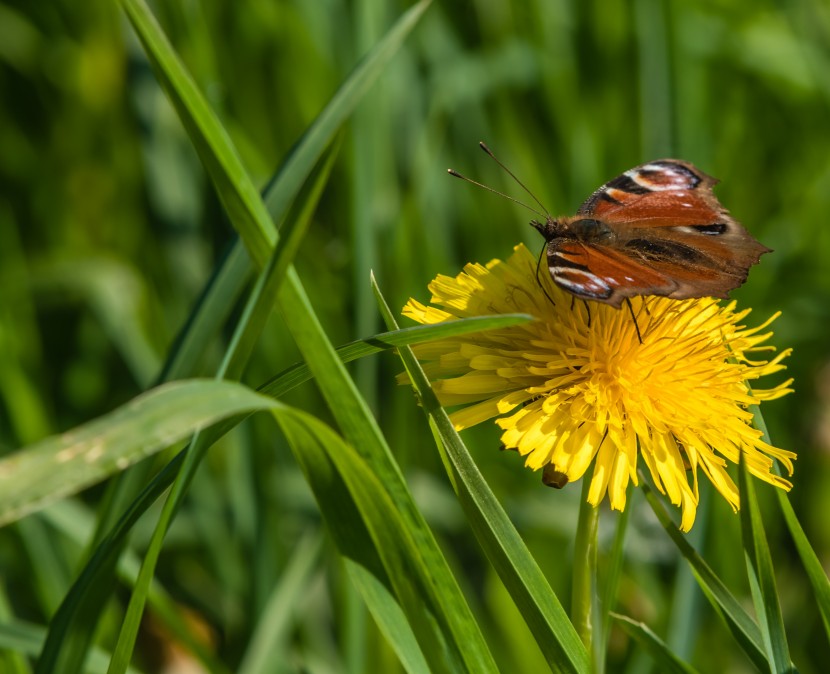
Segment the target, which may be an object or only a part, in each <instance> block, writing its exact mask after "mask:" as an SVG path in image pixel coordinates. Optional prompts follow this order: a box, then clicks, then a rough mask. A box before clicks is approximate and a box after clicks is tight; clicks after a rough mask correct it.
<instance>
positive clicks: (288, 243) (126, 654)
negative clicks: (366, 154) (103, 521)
mask: <svg viewBox="0 0 830 674" xmlns="http://www.w3.org/2000/svg"><path fill="white" fill-rule="evenodd" d="M336 154H337V153H336V149H335V148H332V150H331V151H330V152H329V154H328V157H326V158H324V159H323V160H322V163H321V166H320V167H319V168H318V170H317V171H316V173H315V174H313V175H312V176H311V177H310V183H309V184H307V185H306V186H304V189H303V191H302V192H301V193H300V195H299V196H298V197H297V201H296V202H295V203H294V204H293V205H292V208H291V211H290V212H289V215H288V224H287V225H286V236H284V237H283V238H281V239H280V241H279V243H278V244H277V246H276V248H275V249H274V252H273V255H272V256H271V260H270V261H269V263H268V265H267V266H266V267H265V269H264V271H263V272H262V273H261V274H260V276H259V279H258V280H257V284H256V286H255V288H254V291H253V292H252V293H251V296H250V297H249V298H248V302H247V304H246V306H245V310H244V311H243V313H242V316H241V317H240V319H239V321H238V323H237V325H236V330H235V331H234V335H233V338H232V339H231V341H230V344H229V345H228V349H227V352H226V356H225V358H224V359H223V361H222V364H221V365H220V367H219V371H218V372H217V375H216V378H217V379H218V380H221V379H223V378H225V377H229V378H237V377H239V376H240V375H241V374H242V371H243V369H244V367H245V364H246V363H247V360H248V357H249V356H250V353H251V351H252V350H253V346H254V343H255V342H256V340H257V339H259V336H260V334H261V332H262V330H263V328H264V327H265V322H266V320H267V318H268V315H269V314H270V313H271V312H272V311H273V308H274V305H275V302H276V298H277V295H278V293H279V289H280V286H281V285H282V283H283V280H284V279H285V275H286V272H287V271H288V269H289V268H290V267H291V264H292V262H293V259H294V254H295V253H296V251H297V249H298V247H299V245H300V242H301V241H302V237H303V234H304V233H305V231H306V229H307V227H308V223H309V222H310V221H311V216H312V213H313V212H314V209H315V208H316V206H317V202H318V200H319V198H320V195H321V193H322V191H323V186H324V185H325V184H326V181H327V180H328V177H329V173H330V172H331V168H332V165H333V162H334V157H335V156H336ZM211 440H212V438H209V437H208V436H205V437H202V436H201V435H199V434H197V435H195V436H194V437H193V440H192V441H191V446H190V448H189V449H188V452H187V455H186V456H185V459H184V463H183V464H182V469H181V472H180V473H179V475H178V476H177V477H176V480H175V482H174V483H173V489H172V490H171V492H170V494H169V496H168V498H167V501H166V502H165V504H164V507H163V508H162V512H161V515H160V517H159V520H158V522H157V524H156V528H155V530H154V532H153V537H152V539H151V541H150V545H149V547H148V549H147V552H146V553H145V556H144V560H143V562H142V565H141V571H140V572H139V575H138V580H137V582H136V584H135V587H134V588H133V591H132V595H131V596H130V603H129V605H128V607H127V613H126V615H125V616H124V621H123V623H122V626H121V632H120V633H119V635H118V642H117V643H116V647H115V650H114V651H113V658H112V662H111V664H110V673H111V674H122V673H123V672H124V671H126V668H127V666H128V665H129V662H130V659H131V657H132V651H133V648H134V647H135V639H136V637H137V635H138V628H139V625H140V623H141V618H142V615H143V613H144V606H145V603H146V601H147V598H148V597H149V594H150V586H151V583H152V579H153V575H154V573H155V568H156V563H157V561H158V556H159V555H160V554H161V549H162V545H163V543H164V537H165V535H166V534H167V530H168V528H169V526H170V523H171V522H172V521H173V518H174V517H175V513H176V511H177V510H178V508H179V505H180V504H181V502H182V500H183V499H184V497H185V495H186V493H187V491H188V488H189V486H190V482H191V480H192V479H193V476H194V475H195V473H196V469H197V468H198V466H199V464H200V463H201V461H202V459H203V458H204V455H205V452H207V450H208V448H209V447H210V445H211Z"/></svg>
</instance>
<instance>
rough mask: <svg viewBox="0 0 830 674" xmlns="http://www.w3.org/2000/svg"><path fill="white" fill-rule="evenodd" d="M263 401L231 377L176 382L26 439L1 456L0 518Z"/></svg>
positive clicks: (87, 482) (83, 484) (12, 515)
mask: <svg viewBox="0 0 830 674" xmlns="http://www.w3.org/2000/svg"><path fill="white" fill-rule="evenodd" d="M262 400H265V398H262V397H261V396H258V395H257V394H252V392H249V391H248V390H247V389H244V388H241V387H238V386H235V385H232V384H225V383H222V382H213V381H210V380H191V381H185V382H173V383H170V384H164V385H162V386H159V387H158V388H155V389H152V390H151V391H150V392H148V393H145V394H143V395H141V396H139V397H137V398H135V399H134V400H132V401H130V402H128V403H127V404H125V405H123V406H121V407H119V408H118V409H116V410H115V411H113V412H110V413H109V414H105V415H104V416H102V417H99V418H98V419H95V420H93V421H90V422H88V423H86V424H83V425H81V426H78V427H77V428H75V429H73V430H72V431H68V432H67V433H64V434H62V435H59V436H54V437H51V438H47V439H45V440H42V441H41V442H37V443H35V444H33V445H29V446H28V447H25V448H23V449H21V450H20V451H18V452H16V453H14V454H11V455H9V456H6V457H4V458H3V459H2V460H0V524H8V523H9V522H12V521H14V520H16V519H19V518H20V517H23V516H24V515H26V514H28V513H31V512H33V511H35V510H37V509H38V508H42V507H44V506H46V505H48V504H49V503H53V502H54V501H57V500H59V499H61V498H63V497H65V496H69V495H70V494H75V493H77V492H79V491H81V490H82V489H84V488H85V487H88V486H90V485H92V484H95V483H97V482H100V481H101V480H103V479H104V478H105V477H107V476H109V475H111V474H112V473H115V472H117V471H121V470H124V468H126V467H127V466H129V465H132V464H133V463H135V462H137V461H139V460H141V459H143V458H145V457H147V456H149V455H151V454H153V453H155V452H158V451H160V450H162V449H165V448H167V447H170V446H171V445H174V444H176V443H177V442H179V441H181V440H183V439H185V438H187V437H189V436H190V435H191V434H192V433H193V432H194V431H196V430H198V429H200V428H206V427H208V426H210V425H212V424H215V423H216V422H217V421H220V420H222V419H225V418H227V417H231V416H234V415H238V414H242V413H246V412H251V411H255V410H258V409H262V407H263V405H262Z"/></svg>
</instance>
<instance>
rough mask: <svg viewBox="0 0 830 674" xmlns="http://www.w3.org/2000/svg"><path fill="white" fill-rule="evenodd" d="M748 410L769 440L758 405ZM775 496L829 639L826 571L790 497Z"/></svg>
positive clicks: (829, 598)
mask: <svg viewBox="0 0 830 674" xmlns="http://www.w3.org/2000/svg"><path fill="white" fill-rule="evenodd" d="M749 411H750V412H752V419H753V424H754V426H755V428H757V429H758V430H759V431H761V432H762V433H763V434H764V435H763V440H764V442H770V437H769V432H768V431H767V425H766V422H765V421H764V417H763V415H762V414H761V410H760V408H759V407H758V405H751V406H750V407H749ZM776 470H778V466H776ZM775 496H776V497H777V498H778V505H779V506H780V507H781V512H782V514H783V515H784V521H785V522H786V523H787V528H788V529H789V530H790V535H791V536H792V537H793V542H794V543H795V547H796V550H798V556H799V557H800V559H801V564H802V565H803V566H804V571H806V573H807V577H808V578H809V580H810V585H812V587H813V592H815V596H816V604H817V605H818V608H819V612H820V613H821V618H822V620H823V622H824V631H825V634H826V635H827V637H828V639H830V580H828V578H827V573H826V572H825V570H824V567H823V566H822V564H821V562H820V561H819V558H818V555H817V554H816V552H815V550H813V546H812V545H810V541H809V540H808V539H807V535H806V534H805V533H804V529H803V528H802V527H801V523H800V522H799V521H798V517H797V516H796V514H795V510H793V506H792V503H790V499H789V497H788V496H787V492H785V491H784V490H783V489H776V490H775Z"/></svg>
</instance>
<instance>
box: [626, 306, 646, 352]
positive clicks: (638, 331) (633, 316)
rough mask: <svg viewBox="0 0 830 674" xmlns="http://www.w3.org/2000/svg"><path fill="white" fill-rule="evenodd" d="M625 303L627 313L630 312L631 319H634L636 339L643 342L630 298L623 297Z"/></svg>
mask: <svg viewBox="0 0 830 674" xmlns="http://www.w3.org/2000/svg"><path fill="white" fill-rule="evenodd" d="M625 304H626V306H627V307H628V313H630V314H631V320H632V321H634V329H635V330H636V331H637V339H638V341H639V342H640V344H642V343H643V336H642V335H641V334H640V325H639V324H638V323H637V317H636V316H635V315H634V307H633V306H632V304H631V298H630V297H626V298H625Z"/></svg>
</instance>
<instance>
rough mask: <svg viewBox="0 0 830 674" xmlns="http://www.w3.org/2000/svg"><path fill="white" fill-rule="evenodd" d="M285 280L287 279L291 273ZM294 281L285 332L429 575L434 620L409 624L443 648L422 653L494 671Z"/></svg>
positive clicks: (423, 639) (384, 448)
mask: <svg viewBox="0 0 830 674" xmlns="http://www.w3.org/2000/svg"><path fill="white" fill-rule="evenodd" d="M289 279H290V280H291V279H292V276H291V272H289ZM293 281H294V282H291V283H288V284H287V285H286V287H285V288H284V289H283V293H282V296H281V306H282V310H283V312H284V313H285V314H286V315H288V316H290V317H291V320H290V321H289V325H288V327H289V329H290V330H291V334H292V335H293V337H294V341H295V342H296V343H297V346H298V347H299V349H300V351H301V353H302V354H303V357H304V358H305V359H306V362H307V363H308V365H309V367H310V369H311V372H312V373H313V375H314V377H315V379H316V382H317V384H318V386H319V387H320V390H321V392H322V393H323V396H324V397H325V399H326V402H327V403H328V406H329V408H330V409H331V411H332V414H333V415H334V417H335V419H336V420H337V423H338V424H339V426H340V428H341V429H342V430H343V434H344V436H345V437H346V438H347V439H348V441H349V444H350V445H352V446H353V447H355V448H357V449H358V450H359V451H360V453H361V456H362V457H363V458H364V459H365V460H366V461H367V462H368V463H369V464H370V465H371V467H372V469H373V470H374V471H375V473H376V474H377V476H378V479H380V481H381V482H382V483H383V485H384V486H385V488H386V489H387V490H388V492H389V495H390V497H391V498H392V500H393V502H394V503H395V506H396V508H397V509H398V510H399V511H400V512H401V514H402V515H403V517H404V519H405V522H406V528H407V531H408V534H409V535H411V536H412V537H413V538H414V539H415V540H416V541H417V545H416V546H415V547H416V559H414V560H413V568H415V569H425V570H427V571H425V573H427V575H428V576H429V578H428V581H427V587H428V588H429V591H428V592H424V594H423V595H422V597H421V601H423V602H424V603H426V604H428V605H429V609H428V610H429V612H431V613H434V618H433V620H431V621H429V622H426V623H419V624H418V625H413V630H414V631H415V634H416V635H417V636H418V640H419V643H421V644H422V647H423V645H424V644H429V645H431V644H433V643H434V642H435V641H436V639H438V640H439V641H443V642H444V643H445V646H444V648H442V649H441V651H440V652H439V653H436V654H432V653H429V652H427V649H426V648H424V652H425V655H426V657H427V659H428V660H429V662H430V666H432V667H435V666H436V665H438V664H440V666H441V667H445V666H446V662H445V661H439V662H436V661H435V660H434V658H436V657H438V656H441V657H444V656H446V657H448V658H450V660H451V661H452V662H454V663H455V664H454V667H458V668H460V669H468V670H470V671H495V663H494V662H493V660H492V656H491V655H490V652H489V649H488V648H487V644H486V642H485V641H484V637H483V636H482V634H481V631H480V629H479V627H478V624H477V623H476V621H475V619H474V618H473V615H472V612H471V611H470V607H469V606H468V604H467V602H466V600H465V599H464V597H463V595H462V594H461V590H460V588H459V587H458V583H457V581H456V580H455V578H454V577H453V575H452V573H451V572H450V569H449V567H448V565H447V562H446V559H445V558H444V556H443V554H442V553H441V551H440V549H439V548H438V544H437V542H436V541H435V538H434V537H433V535H432V532H431V531H430V529H429V527H428V526H427V524H426V522H425V521H424V519H423V515H422V514H421V513H420V511H419V510H418V509H417V507H416V505H415V503H414V501H413V500H412V495H411V494H410V493H409V490H408V488H407V486H406V483H405V481H404V479H403V476H402V475H401V472H400V468H399V467H398V465H397V463H395V461H394V459H393V457H392V453H391V450H390V449H389V447H388V445H387V444H386V441H385V440H384V438H383V436H382V434H381V432H380V429H379V428H378V426H377V422H376V421H375V418H374V416H373V415H372V413H371V411H370V410H369V408H368V406H367V405H366V402H365V400H363V398H362V397H361V396H360V394H359V392H358V391H357V388H356V387H355V384H354V382H353V381H352V380H351V378H350V377H349V376H348V374H347V372H346V370H345V368H344V366H343V363H342V362H341V361H340V359H339V358H338V357H337V353H336V352H335V350H334V347H333V346H332V345H331V343H330V342H329V340H328V338H327V337H326V335H325V333H324V332H323V330H322V326H321V325H320V322H319V320H318V319H317V317H316V315H315V314H314V312H313V310H312V309H311V306H310V304H309V300H308V297H307V296H306V295H305V292H304V290H303V288H302V286H301V285H300V283H299V281H298V280H297V279H296V276H294V278H293ZM433 632H435V633H436V634H434V633H433Z"/></svg>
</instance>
